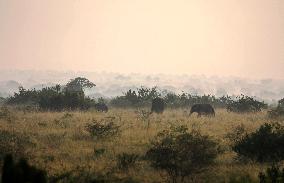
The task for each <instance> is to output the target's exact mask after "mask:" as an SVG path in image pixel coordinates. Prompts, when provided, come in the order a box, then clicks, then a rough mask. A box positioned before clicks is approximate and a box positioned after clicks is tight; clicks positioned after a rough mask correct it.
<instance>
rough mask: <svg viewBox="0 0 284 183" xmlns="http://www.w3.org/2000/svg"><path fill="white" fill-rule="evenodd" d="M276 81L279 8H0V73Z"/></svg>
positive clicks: (131, 2)
mask: <svg viewBox="0 0 284 183" xmlns="http://www.w3.org/2000/svg"><path fill="white" fill-rule="evenodd" d="M1 69H37V70H47V69H48V70H74V71H78V70H80V71H108V72H120V73H132V72H135V73H146V74H148V73H153V74H155V73H168V74H205V75H219V76H227V75H234V76H242V77H254V78H263V77H265V78H267V77H269V78H284V0H0V70H1Z"/></svg>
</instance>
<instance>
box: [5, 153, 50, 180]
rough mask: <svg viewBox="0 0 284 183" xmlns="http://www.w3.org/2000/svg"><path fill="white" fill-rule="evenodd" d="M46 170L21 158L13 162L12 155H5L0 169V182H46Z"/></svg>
mask: <svg viewBox="0 0 284 183" xmlns="http://www.w3.org/2000/svg"><path fill="white" fill-rule="evenodd" d="M46 182H47V178H46V172H45V171H43V170H40V169H37V168H36V167H33V166H31V165H29V164H28V162H27V161H26V160H25V159H23V158H21V159H20V160H19V161H18V162H17V163H15V162H14V160H13V156H12V155H6V157H5V159H4V164H3V169H2V183H46Z"/></svg>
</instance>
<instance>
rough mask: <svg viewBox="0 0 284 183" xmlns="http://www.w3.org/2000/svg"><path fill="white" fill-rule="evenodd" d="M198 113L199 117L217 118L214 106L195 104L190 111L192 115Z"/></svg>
mask: <svg viewBox="0 0 284 183" xmlns="http://www.w3.org/2000/svg"><path fill="white" fill-rule="evenodd" d="M194 112H196V113H197V116H198V117H201V115H205V116H212V117H213V116H215V111H214V108H213V107H212V105H210V104H194V105H193V106H192V107H191V109H190V114H189V115H191V114H192V113H194Z"/></svg>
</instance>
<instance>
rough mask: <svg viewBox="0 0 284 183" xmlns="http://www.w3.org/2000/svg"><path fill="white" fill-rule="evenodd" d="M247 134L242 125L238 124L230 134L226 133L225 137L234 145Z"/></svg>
mask: <svg viewBox="0 0 284 183" xmlns="http://www.w3.org/2000/svg"><path fill="white" fill-rule="evenodd" d="M246 134H247V130H246V128H245V125H244V124H240V125H238V126H236V127H235V128H233V130H232V131H231V132H228V133H227V134H226V135H225V137H226V138H228V139H229V141H230V142H231V143H232V144H234V143H236V142H237V141H238V140H239V139H240V138H242V137H244V136H245V135H246Z"/></svg>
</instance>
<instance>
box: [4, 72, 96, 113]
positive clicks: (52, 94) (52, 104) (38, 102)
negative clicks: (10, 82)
mask: <svg viewBox="0 0 284 183" xmlns="http://www.w3.org/2000/svg"><path fill="white" fill-rule="evenodd" d="M94 86H95V84H94V83H92V82H90V81H89V80H88V79H86V78H81V77H78V78H75V79H72V80H70V81H69V82H68V83H67V84H66V85H65V86H60V85H56V86H54V87H46V88H42V89H41V90H35V89H32V90H27V89H24V88H23V87H20V88H19V92H18V93H15V94H14V96H12V97H10V98H8V99H7V101H6V104H8V105H24V106H32V107H38V108H39V109H41V110H51V111H61V110H75V109H79V110H86V109H89V108H90V107H91V106H92V105H93V103H94V101H93V100H92V99H90V98H89V97H86V96H85V93H84V89H85V88H91V87H94Z"/></svg>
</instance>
